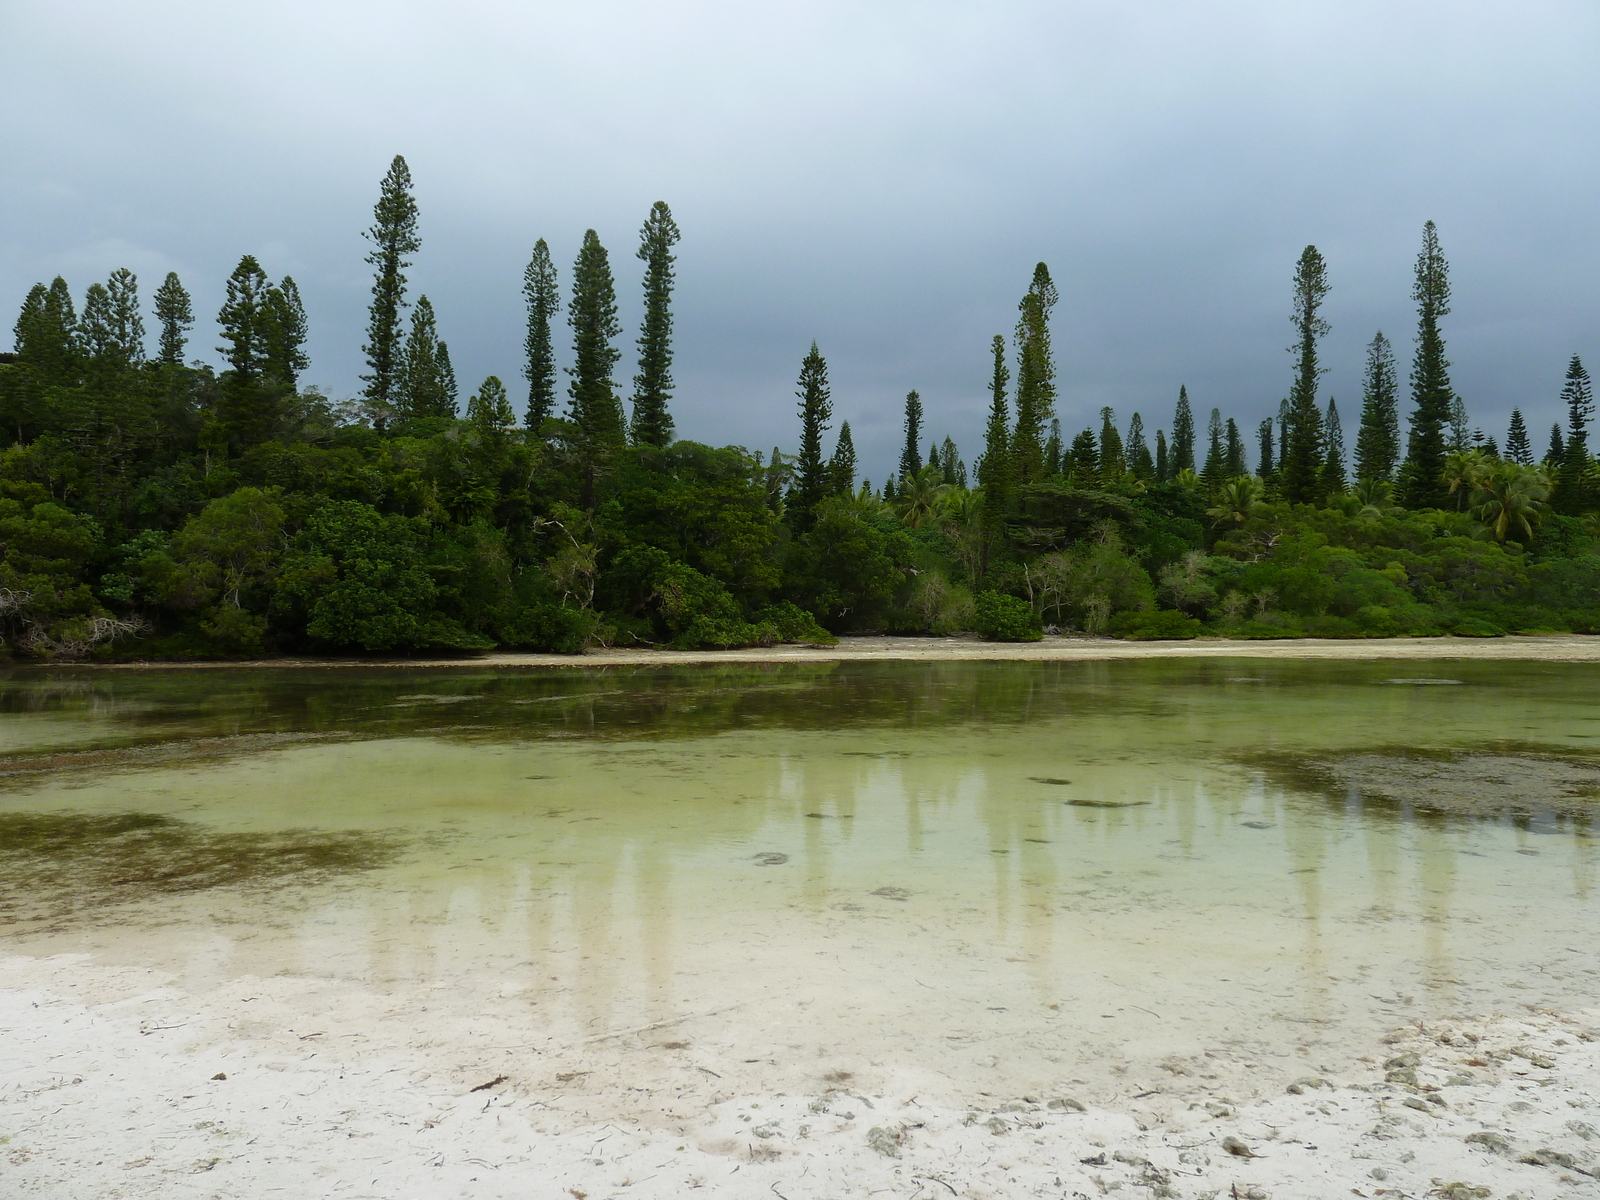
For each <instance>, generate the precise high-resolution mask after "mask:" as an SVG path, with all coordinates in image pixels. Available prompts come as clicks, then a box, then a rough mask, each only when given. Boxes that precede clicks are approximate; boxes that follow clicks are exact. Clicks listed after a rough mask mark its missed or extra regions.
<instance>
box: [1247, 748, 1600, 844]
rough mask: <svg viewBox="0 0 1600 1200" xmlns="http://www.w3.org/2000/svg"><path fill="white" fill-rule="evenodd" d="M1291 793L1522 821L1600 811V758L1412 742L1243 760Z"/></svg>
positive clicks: (1585, 815) (1583, 820)
mask: <svg viewBox="0 0 1600 1200" xmlns="http://www.w3.org/2000/svg"><path fill="white" fill-rule="evenodd" d="M1245 761H1246V762H1247V763H1248V765H1251V766H1255V767H1257V768H1259V769H1261V770H1262V771H1263V772H1264V773H1265V774H1267V775H1268V776H1269V777H1271V778H1273V779H1275V780H1276V781H1277V782H1278V783H1280V784H1281V785H1283V786H1285V787H1287V788H1290V789H1292V790H1295V791H1302V792H1311V793H1322V794H1324V795H1327V796H1328V797H1330V798H1331V799H1335V800H1339V801H1348V800H1349V799H1350V798H1351V797H1358V798H1359V799H1360V800H1362V801H1363V802H1370V801H1377V802H1386V803H1389V804H1392V805H1395V806H1402V807H1406V808H1410V809H1413V810H1416V811H1420V812H1434V813H1448V814H1452V815H1456V816H1467V817H1504V816H1510V817H1513V818H1516V819H1519V820H1528V819H1539V818H1547V817H1556V818H1568V817H1570V818H1576V819H1577V820H1578V822H1579V823H1580V824H1587V822H1588V821H1589V819H1592V818H1593V817H1596V816H1600V760H1597V759H1594V758H1590V757H1587V756H1582V755H1573V754H1561V753H1552V752H1550V751H1548V750H1545V749H1543V748H1535V747H1528V746H1524V745H1520V744H1517V745H1511V744H1507V745H1503V746H1500V745H1497V746H1494V747H1491V748H1488V749H1486V750H1485V751H1483V752H1476V751H1458V750H1420V749H1415V748H1411V747H1405V748H1395V749H1378V750H1366V751H1358V752H1353V753H1347V754H1307V755H1283V754H1278V755H1273V756H1271V757H1267V756H1262V757H1259V758H1255V759H1250V760H1245Z"/></svg>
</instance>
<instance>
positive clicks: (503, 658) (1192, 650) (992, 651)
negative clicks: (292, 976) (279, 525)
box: [49, 634, 1600, 671]
mask: <svg viewBox="0 0 1600 1200" xmlns="http://www.w3.org/2000/svg"><path fill="white" fill-rule="evenodd" d="M1158 658H1276V659H1336V660H1346V661H1352V662H1358V661H1381V660H1387V659H1393V660H1407V659H1428V658H1433V659H1483V660H1503V661H1520V662H1600V637H1585V636H1582V635H1578V634H1552V635H1549V636H1542V637H1503V638H1457V637H1436V638H1381V639H1370V640H1341V639H1328V638H1296V639H1293V640H1285V641H1239V640H1234V639H1229V638H1197V639H1196V640H1194V641H1189V642H1125V641H1119V640H1117V639H1115V638H1088V637H1055V636H1051V637H1046V638H1045V639H1044V640H1043V641H1041V642H1026V643H1018V642H986V641H983V640H982V639H980V638H977V637H974V636H971V635H962V636H959V637H943V638H938V637H877V636H874V637H848V638H843V639H841V640H840V642H839V644H838V645H836V646H769V647H764V648H751V649H745V650H641V649H594V650H590V651H588V652H587V653H584V654H536V653H523V652H516V651H504V652H499V653H494V654H484V655H479V656H476V657H471V658H459V657H458V658H274V659H260V660H252V661H239V662H198V663H197V662H126V663H105V664H71V663H69V664H49V665H50V666H51V667H53V668H54V667H59V666H83V667H94V668H95V669H100V670H124V671H129V670H132V671H139V670H151V671H154V670H208V669H229V668H241V667H250V668H261V667H412V668H416V667H428V668H438V667H469V668H483V667H493V668H496V669H515V668H550V667H610V666H629V667H631V666H679V665H684V664H694V663H709V664H716V663H796V662H1091V661H1116V660H1120V659H1158Z"/></svg>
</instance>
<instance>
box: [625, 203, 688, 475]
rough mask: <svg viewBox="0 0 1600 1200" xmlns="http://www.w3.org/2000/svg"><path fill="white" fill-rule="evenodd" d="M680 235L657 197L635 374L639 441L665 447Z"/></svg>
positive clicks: (644, 254) (643, 252)
mask: <svg viewBox="0 0 1600 1200" xmlns="http://www.w3.org/2000/svg"><path fill="white" fill-rule="evenodd" d="M679 237H680V234H679V233H678V226H677V223H676V222H674V221H673V219H672V210H671V209H669V208H668V207H667V204H666V201H664V200H657V201H656V202H655V204H654V205H653V206H652V207H651V209H650V215H649V216H648V217H647V218H646V219H645V223H644V226H643V227H642V228H641V229H640V230H639V249H638V251H637V253H638V257H639V258H641V259H643V260H644V263H645V270H644V321H643V324H642V325H641V327H640V329H639V341H638V346H639V373H638V374H637V375H635V376H634V377H633V430H632V432H633V440H634V441H635V442H637V443H638V444H640V445H642V446H658V447H665V446H667V445H668V444H670V443H671V441H672V414H671V412H670V411H669V410H668V407H667V404H668V401H669V400H670V399H671V398H672V283H673V270H672V264H673V262H674V261H676V260H675V256H674V255H673V253H672V247H673V246H675V245H677V244H678V239H679Z"/></svg>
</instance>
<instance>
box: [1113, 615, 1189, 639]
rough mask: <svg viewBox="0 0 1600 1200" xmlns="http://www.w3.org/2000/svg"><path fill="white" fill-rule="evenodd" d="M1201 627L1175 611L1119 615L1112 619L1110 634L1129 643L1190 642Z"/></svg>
mask: <svg viewBox="0 0 1600 1200" xmlns="http://www.w3.org/2000/svg"><path fill="white" fill-rule="evenodd" d="M1203 628H1204V627H1203V626H1202V625H1201V624H1200V622H1199V621H1197V620H1195V619H1194V618H1193V617H1189V616H1185V615H1184V614H1183V613H1181V612H1178V611H1177V610H1176V609H1171V608H1163V609H1160V610H1159V611H1148V612H1130V613H1121V614H1119V615H1117V616H1116V617H1113V618H1112V621H1111V632H1112V633H1113V634H1114V635H1115V636H1117V637H1121V638H1126V639H1127V640H1128V641H1130V642H1156V641H1190V640H1192V639H1194V638H1197V637H1199V636H1200V634H1201V632H1202V630H1203Z"/></svg>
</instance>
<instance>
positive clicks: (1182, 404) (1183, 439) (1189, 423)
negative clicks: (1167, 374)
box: [1172, 384, 1194, 475]
mask: <svg viewBox="0 0 1600 1200" xmlns="http://www.w3.org/2000/svg"><path fill="white" fill-rule="evenodd" d="M1192 470H1194V413H1193V411H1191V409H1190V408H1189V388H1188V385H1186V384H1179V385H1178V407H1177V410H1176V411H1175V412H1174V413H1173V414H1172V473H1173V474H1174V475H1176V474H1177V473H1178V472H1179V471H1192Z"/></svg>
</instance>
